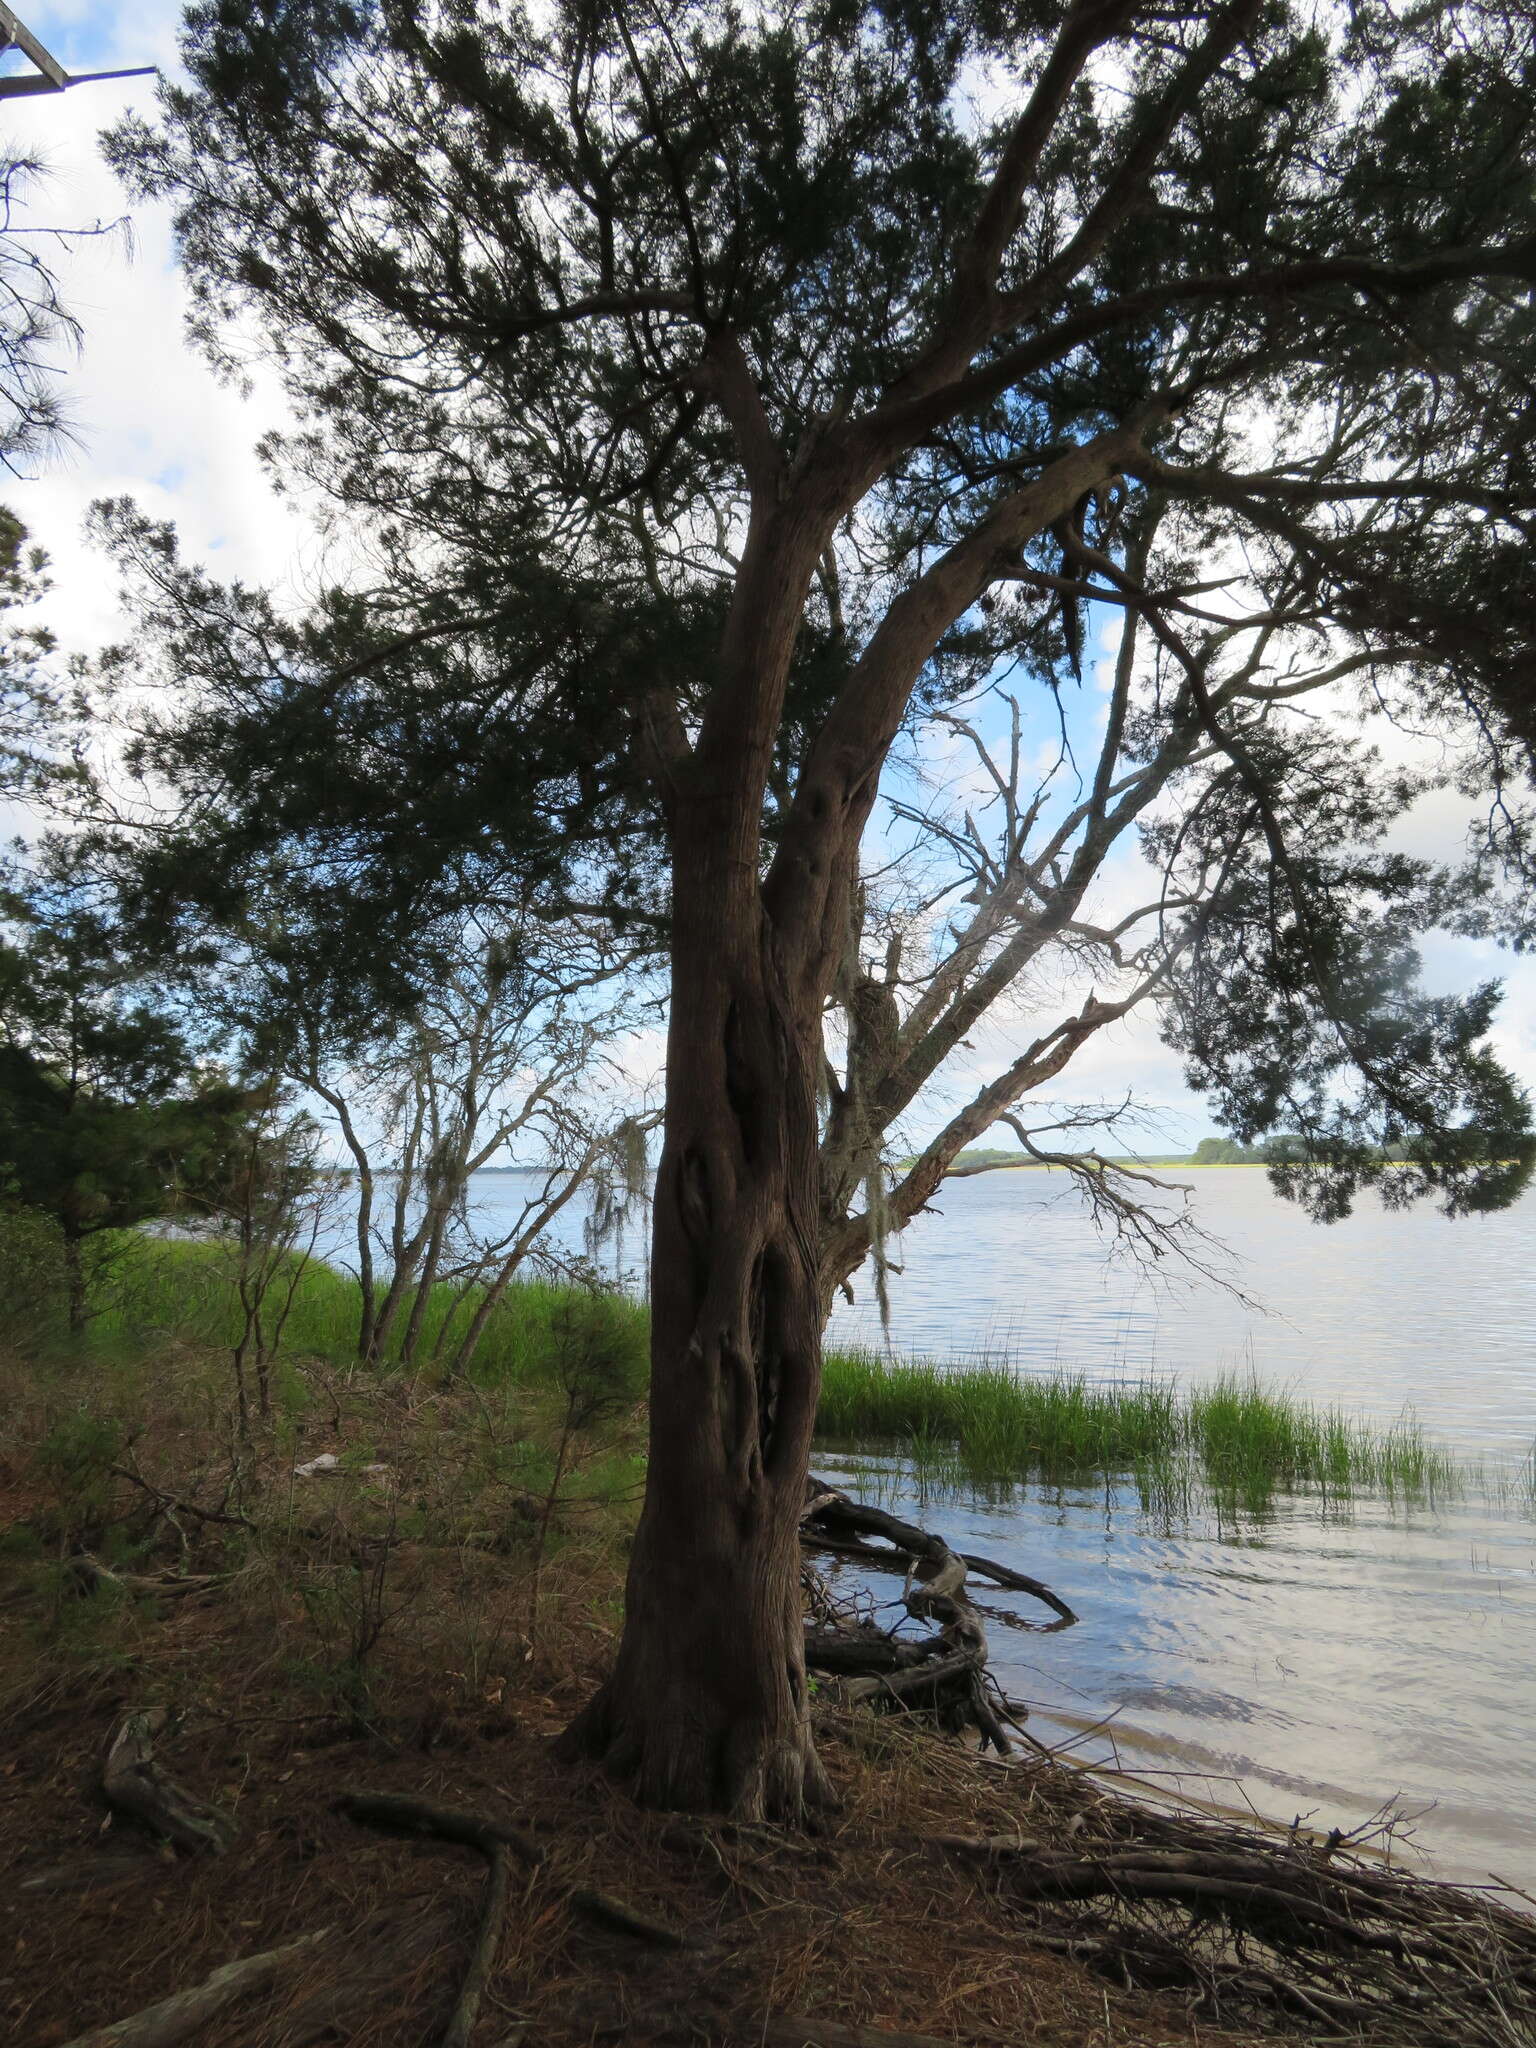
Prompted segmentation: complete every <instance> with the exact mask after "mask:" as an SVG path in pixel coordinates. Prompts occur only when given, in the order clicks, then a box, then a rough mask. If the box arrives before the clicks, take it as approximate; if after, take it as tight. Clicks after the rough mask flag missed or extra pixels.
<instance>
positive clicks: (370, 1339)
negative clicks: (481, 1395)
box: [215, 896, 647, 1373]
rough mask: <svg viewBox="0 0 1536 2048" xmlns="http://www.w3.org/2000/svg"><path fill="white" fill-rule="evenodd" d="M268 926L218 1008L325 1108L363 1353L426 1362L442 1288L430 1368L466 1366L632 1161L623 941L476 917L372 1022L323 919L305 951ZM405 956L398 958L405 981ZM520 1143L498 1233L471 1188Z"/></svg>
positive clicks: (532, 921)
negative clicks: (588, 1193) (574, 1209)
mask: <svg viewBox="0 0 1536 2048" xmlns="http://www.w3.org/2000/svg"><path fill="white" fill-rule="evenodd" d="M274 901H275V898H274V897H273V896H268V898H267V903H268V909H269V913H270V911H271V908H272V906H273V903H274ZM272 938H273V934H272V933H271V931H270V930H269V931H268V932H267V934H266V943H265V944H263V935H262V934H261V933H259V932H256V933H253V932H250V931H247V932H246V933H245V935H244V938H243V943H242V944H241V945H239V946H238V947H230V948H229V949H228V950H227V951H225V952H223V954H222V957H221V959H220V963H219V966H220V968H221V969H222V970H224V972H223V974H220V973H218V972H217V971H216V974H215V981H216V984H217V986H218V1007H219V1010H220V1013H221V1014H222V1016H223V1017H224V1019H225V1021H226V1023H227V1024H228V1025H229V1026H230V1027H231V1028H235V1029H238V1030H239V1031H240V1032H241V1034H242V1035H243V1036H244V1038H245V1039H246V1041H247V1043H248V1044H249V1045H250V1046H251V1047H252V1048H253V1049H255V1048H259V1049H260V1052H261V1054H262V1057H263V1058H264V1059H266V1060H268V1061H270V1062H272V1063H274V1064H276V1065H277V1066H279V1067H280V1069H281V1071H282V1072H284V1073H285V1074H287V1075H288V1076H289V1078H290V1079H292V1080H293V1081H295V1082H297V1083H299V1084H300V1085H301V1086H302V1087H304V1088H305V1089H307V1090H308V1091H310V1093H311V1095H312V1096H313V1097H314V1098H315V1099H316V1100H317V1101H318V1102H320V1103H322V1104H324V1106H325V1109H326V1110H327V1111H328V1112H329V1116H330V1119H331V1120H332V1123H333V1128H334V1132H335V1134H336V1136H337V1137H339V1139H340V1141H341V1144H342V1146H343V1147H344V1149H345V1151H346V1154H347V1156H348V1158H349V1160H350V1162H351V1169H352V1176H353V1186H354V1189H355V1194H356V1209H355V1216H354V1241H355V1244H356V1256H357V1274H358V1280H359V1283H360V1292H361V1296H362V1304H361V1315H360V1322H359V1329H358V1356H359V1358H360V1359H362V1360H363V1361H365V1362H374V1361H377V1360H379V1359H382V1358H385V1357H390V1358H394V1359H396V1360H398V1362H399V1363H400V1364H402V1365H405V1366H417V1365H422V1364H426V1363H428V1362H429V1361H428V1360H427V1359H426V1358H425V1356H424V1355H423V1353H422V1350H421V1346H422V1341H423V1334H424V1331H425V1329H426V1323H427V1317H428V1312H429V1309H430V1306H431V1303H432V1298H433V1290H434V1288H437V1287H439V1286H443V1287H448V1288H451V1289H452V1290H453V1291H454V1293H455V1294H456V1296H457V1299H456V1301H455V1303H454V1307H453V1310H452V1312H451V1313H450V1314H448V1315H447V1316H445V1317H444V1318H443V1319H442V1320H441V1321H440V1322H439V1324H438V1326H437V1330H436V1333H435V1336H434V1339H433V1346H432V1356H431V1361H430V1362H431V1363H432V1364H434V1365H441V1366H443V1367H444V1368H445V1369H446V1370H448V1371H450V1372H453V1373H462V1372H464V1371H466V1370H467V1369H468V1367H469V1365H470V1363H471V1361H472V1359H473V1357H474V1354H475V1351H476V1349H477V1348H478V1345H479V1343H480V1340H481V1338H482V1337H483V1335H484V1333H485V1330H486V1327H487V1324H488V1323H489V1321H490V1318H491V1317H492V1316H493V1315H494V1313H495V1311H496V1309H497V1308H498V1306H499V1305H500V1303H501V1302H502V1300H503V1299H504V1297H505V1295H506V1292H507V1289H508V1288H509V1287H510V1286H511V1284H512V1282H513V1280H514V1279H515V1278H516V1277H517V1276H518V1274H519V1273H520V1272H521V1271H522V1270H523V1268H524V1267H525V1266H526V1265H527V1264H528V1262H529V1261H530V1260H532V1259H535V1258H538V1257H540V1256H542V1255H543V1254H542V1240H543V1239H544V1237H545V1235H546V1233H547V1232H548V1230H549V1228H550V1226H551V1224H553V1222H554V1221H555V1219H556V1217H558V1216H559V1215H560V1214H561V1212H562V1211H563V1210H564V1209H566V1208H567V1207H568V1205H569V1204H570V1203H571V1202H572V1201H573V1200H574V1199H575V1197H576V1196H577V1195H578V1194H579V1193H580V1192H581V1190H582V1189H583V1188H584V1187H585V1186H587V1185H588V1184H589V1183H590V1182H592V1181H593V1180H594V1179H596V1178H601V1177H603V1176H604V1174H605V1173H608V1171H609V1169H610V1168H611V1167H612V1166H613V1165H615V1164H619V1165H622V1159H623V1155H624V1146H625V1139H626V1135H627V1134H628V1133H629V1132H630V1131H631V1130H632V1129H636V1128H642V1127H646V1125H647V1120H645V1119H643V1118H642V1119H638V1120H637V1119H636V1118H635V1116H634V1115H633V1114H632V1113H631V1111H630V1108H629V1102H628V1098H629V1097H630V1096H632V1095H633V1093H634V1088H635V1084H634V1081H633V1079H632V1078H630V1077H626V1076H625V1075H623V1073H622V1072H621V1071H620V1070H619V1062H618V1058H617V1054H618V1051H619V1048H620V1047H621V1044H622V1040H623V1038H624V1035H625V1034H626V1032H627V1031H628V1030H629V1029H630V1028H631V1027H632V1025H633V1023H634V1021H635V1006H634V1002H633V998H632V993H631V991H630V989H629V988H628V987H627V986H626V985H625V983H624V981H623V979H622V977H623V976H624V974H625V972H626V969H627V966H628V964H629V963H628V956H627V954H626V951H625V949H624V948H622V947H616V946H615V945H614V944H613V942H612V940H611V937H610V936H609V935H608V934H606V933H604V932H603V931H602V930H601V929H599V930H597V931H596V932H594V931H593V930H592V929H591V928H590V920H589V921H588V923H587V926H585V927H584V926H582V925H581V924H578V923H577V922H576V921H574V920H565V921H563V922H562V923H560V924H559V925H557V926H555V927H553V928H550V927H548V926H546V925H544V924H542V923H541V921H540V920H539V919H537V918H536V917H534V916H531V915H524V916H522V917H521V918H519V919H517V920H515V921H512V920H508V919H501V918H497V919H491V918H487V917H486V916H484V915H479V916H471V917H469V918H467V919H465V920H463V921H462V922H459V923H456V924H454V925H453V926H452V927H451V928H450V929H447V930H445V929H443V928H441V927H440V928H439V929H438V930H436V931H435V932H433V933H431V934H423V935H421V938H422V946H421V954H422V957H421V959H420V960H419V961H418V963H417V972H416V976H415V988H414V992H413V994H412V995H411V997H410V1000H409V1002H408V1003H406V1004H404V1005H402V1007H401V1008H400V1009H399V1010H398V1011H397V1012H396V1013H394V1014H391V1015H389V1016H388V1017H386V1018H385V1019H384V1020H383V1022H382V1028H381V1026H380V1020H379V1019H378V1018H376V1017H374V1018H369V1019H367V1020H366V1021H364V1020H363V1019H360V1018H359V1016H358V1015H357V1012H356V1009H355V1005H354V998H353V992H352V991H351V990H350V989H346V988H339V987H338V985H337V981H336V978H335V976H334V975H333V973H332V972H331V970H330V968H329V966H328V965H327V963H326V962H325V959H324V952H325V943H324V931H323V930H321V931H316V932H313V933H311V934H310V936H309V939H308V942H307V943H306V944H305V945H304V946H302V947H299V946H297V945H296V944H295V942H294V941H295V934H294V931H293V928H292V927H291V926H290V927H289V929H288V930H287V931H286V932H285V933H284V934H283V940H282V944H281V946H280V948H279V947H276V946H274V945H273V943H272ZM237 962H238V969H237V972H236V974H235V975H234V976H233V978H225V977H226V976H227V974H228V970H229V969H230V968H231V967H232V966H235V965H236V963H237ZM405 965H406V963H404V962H402V961H401V960H399V959H396V961H395V962H394V968H395V972H396V975H397V977H398V976H399V975H400V974H401V972H402V970H403V969H404V968H405ZM615 984H617V993H615V992H614V985H615ZM605 1084H606V1086H605ZM514 1150H515V1151H516V1152H518V1153H520V1154H521V1160H520V1162H519V1163H521V1164H523V1165H526V1166H531V1167H534V1168H536V1169H537V1171H538V1176H539V1177H538V1179H537V1182H536V1183H535V1185H534V1186H533V1188H532V1190H531V1192H530V1193H529V1194H528V1195H527V1196H526V1198H525V1200H524V1201H523V1203H522V1204H521V1207H520V1209H519V1213H518V1215H517V1217H516V1218H515V1220H514V1221H513V1223H512V1225H511V1227H510V1228H509V1229H500V1228H497V1229H493V1230H492V1231H490V1232H489V1233H487V1232H485V1231H484V1230H482V1229H481V1228H479V1227H478V1226H477V1224H476V1222H475V1220H474V1218H473V1217H472V1215H471V1214H470V1211H469V1201H470V1194H471V1182H472V1179H473V1176H474V1175H475V1174H477V1173H479V1172H480V1171H481V1170H482V1169H483V1168H485V1167H487V1166H489V1165H491V1164H492V1163H493V1162H497V1161H501V1162H502V1163H505V1161H506V1159H507V1158H508V1157H509V1156H511V1154H512V1153H513V1152H514ZM642 1156H643V1151H642ZM610 1177H611V1176H610ZM381 1254H382V1268H381V1264H380V1256H381ZM461 1308H462V1310H463V1311H464V1313H463V1315H462V1317H461V1316H460V1314H459V1310H460V1309H461Z"/></svg>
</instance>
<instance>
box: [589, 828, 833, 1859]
mask: <svg viewBox="0 0 1536 2048" xmlns="http://www.w3.org/2000/svg"><path fill="white" fill-rule="evenodd" d="M713 871H714V864H713V863H712V862H709V861H707V860H701V861H700V862H699V864H698V869H697V870H696V871H695V872H694V874H693V875H692V876H691V877H689V876H688V875H687V874H686V872H680V873H679V878H678V880H679V886H678V889H677V897H676V903H677V952H676V963H675V969H674V983H673V1003H672V1021H671V1028H670V1034H669V1046H668V1071H669V1097H668V1119H667V1137H666V1144H665V1147H664V1150H663V1153H662V1160H661V1166H660V1171H659V1174H658V1177H657V1186H656V1202H655V1218H654V1250H653V1258H652V1297H651V1314H652V1379H651V1416H650V1428H651V1437H650V1466H649V1473H648V1483H647V1487H646V1501H645V1507H644V1511H643V1513H642V1516H641V1521H640V1526H639V1529H638V1531H637V1532H636V1537H635V1544H634V1550H633V1553H632V1557H631V1562H630V1569H629V1579H628V1587H627V1596H626V1613H625V1626H624V1636H623V1640H622V1642H621V1645H620V1649H619V1655H618V1660H617V1663H616V1665H615V1668H614V1671H613V1675H612V1677H611V1678H610V1679H609V1681H608V1683H607V1684H606V1685H605V1686H604V1687H603V1689H602V1690H601V1692H600V1693H599V1694H598V1695H597V1697H596V1699H595V1700H594V1701H593V1702H592V1704H591V1706H590V1707H589V1708H588V1709H587V1711H586V1712H585V1714H584V1715H583V1716H582V1717H581V1719H580V1720H579V1721H578V1723H577V1724H576V1726H575V1727H574V1728H573V1730H572V1731H571V1737H570V1741H571V1743H572V1745H573V1746H577V1747H580V1748H584V1749H586V1750H587V1751H589V1752H595V1753H597V1754H600V1755H602V1756H604V1757H605V1758H606V1759H607V1760H608V1761H609V1763H610V1764H611V1765H612V1766H613V1767H614V1768H615V1769H617V1770H619V1771H621V1772H623V1773H624V1774H626V1775H632V1776H633V1777H634V1780H635V1785H636V1791H637V1794H638V1796H639V1797H640V1798H641V1800H642V1801H644V1802H645V1803H647V1804H653V1805H663V1806H678V1807H686V1808H693V1809H722V1810H725V1811H728V1812H731V1813H734V1814H736V1815H738V1816H740V1817H742V1818H746V1819H764V1818H770V1817H772V1818H782V1817H795V1816H798V1815H799V1814H800V1813H801V1812H802V1811H803V1810H804V1808H805V1807H806V1806H807V1805H814V1804H817V1803H819V1802H820V1801H821V1800H822V1799H823V1798H824V1796H825V1791H826V1786H825V1780H824V1778H823V1775H822V1772H821V1768H820V1766H819V1764H818V1763H817V1760H816V1756H815V1751H814V1749H813V1747H812V1743H811V1736H810V1723H809V1713H808V1695H807V1688H806V1682H805V1655H804V1645H803V1640H802V1637H803V1631H802V1624H801V1614H800V1540H799V1519H800V1510H801V1506H802V1503H803V1499H804V1474H805V1469H806V1463H807V1460H808V1458H809V1454H810V1441H811V1428H812V1423H813V1421H814V1417H815V1412H816V1400H817V1394H818V1392H819V1387H820V1377H821V1312H820V1301H819V1295H818V1289H817V1276H816V1237H815V1157H816V1102H815V1061H816V1059H817V1057H818V1055H819V1025H820V1017H819V1011H818V1010H817V1009H816V1008H815V1007H813V1006H811V1005H808V1004H807V1003H806V1002H805V1001H804V1000H803V999H798V1000H797V996H796V992H795V990H794V988H793V986H792V983H791V980H790V977H788V976H787V975H786V974H785V973H784V972H783V971H782V963H781V962H780V961H779V960H778V958H777V957H776V951H775V946H774V943H773V937H772V931H771V927H770V926H769V925H768V923H767V921H766V920H765V919H764V918H763V916H762V914H761V911H760V910H759V908H758V906H757V902H756V887H755V875H754V874H753V872H752V870H751V869H750V868H748V869H747V871H746V875H747V880H748V881H749V882H750V883H751V884H752V887H751V892H750V895H749V896H748V897H747V900H746V901H745V902H742V901H741V900H740V897H741V894H742V890H741V884H740V883H739V882H738V883H737V884H736V885H735V889H734V891H732V892H731V893H734V894H735V895H736V896H737V898H738V901H737V904H736V908H735V911H734V914H731V913H730V912H729V911H728V910H727V896H726V894H725V893H724V891H727V890H730V883H729V880H728V878H722V889H721V890H717V889H715V888H714V887H713V886H712V872H713ZM733 940H734V941H735V943H734V944H733V943H732V941H733ZM743 940H744V941H745V942H744V943H743Z"/></svg>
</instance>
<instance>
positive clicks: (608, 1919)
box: [571, 1891, 688, 1948]
mask: <svg viewBox="0 0 1536 2048" xmlns="http://www.w3.org/2000/svg"><path fill="white" fill-rule="evenodd" d="M571 1904H572V1905H573V1906H574V1907H575V1908H576V1910H577V1911H578V1912H579V1913H585V1914H586V1915H587V1916H588V1917H589V1918H590V1919H593V1920H600V1921H602V1922H603V1924H604V1925H605V1926H607V1927H613V1928H617V1930H618V1931H619V1933H620V1934H632V1935H633V1936H634V1937H635V1939H636V1940H637V1941H653V1942H655V1943H657V1945H658V1946H659V1947H662V1948H686V1947H687V1946H688V1937H687V1936H686V1935H685V1934H683V1933H682V1932H680V1930H679V1929H677V1928H676V1927H669V1926H667V1924H666V1923H665V1922H664V1921H661V1920H652V1919H649V1918H648V1917H647V1916H646V1915H645V1914H644V1913H637V1912H636V1911H635V1909H634V1907H633V1906H630V1905H626V1904H625V1902H624V1900H623V1899H616V1898H614V1897H613V1895H612V1893H610V1892H593V1891H573V1892H572V1893H571Z"/></svg>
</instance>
